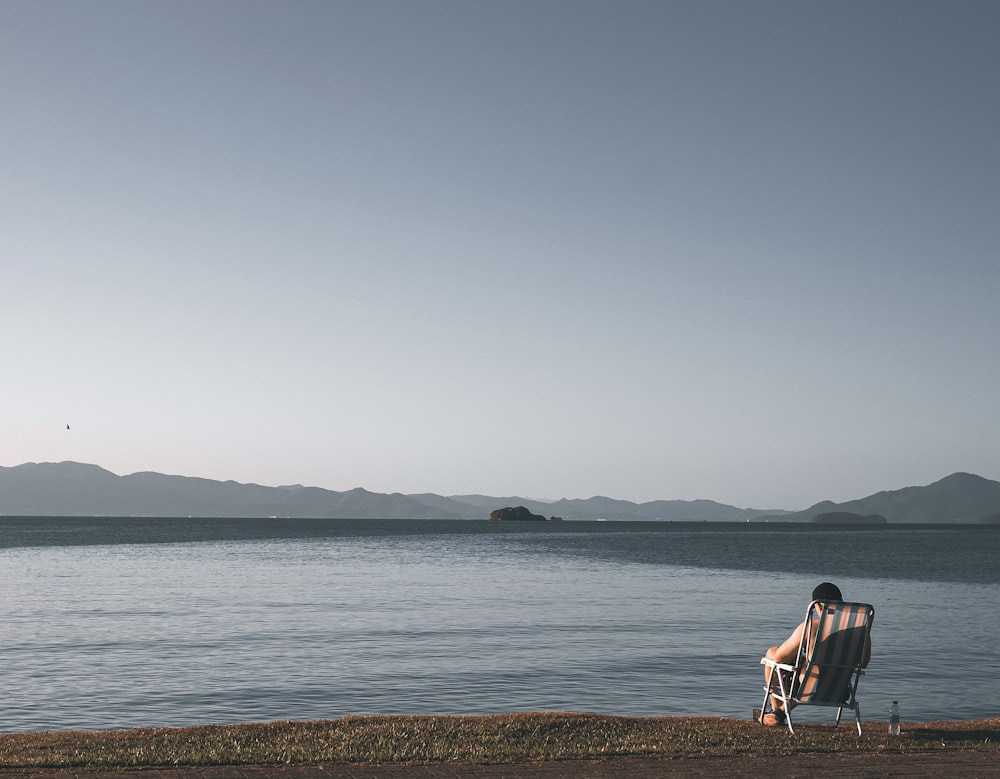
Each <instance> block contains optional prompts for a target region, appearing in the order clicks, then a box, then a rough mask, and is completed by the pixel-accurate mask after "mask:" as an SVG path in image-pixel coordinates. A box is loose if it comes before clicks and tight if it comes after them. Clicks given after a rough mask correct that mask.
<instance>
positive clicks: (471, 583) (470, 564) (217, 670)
mask: <svg viewBox="0 0 1000 779" xmlns="http://www.w3.org/2000/svg"><path fill="white" fill-rule="evenodd" d="M998 552H1000V527H989V526H947V527H946V526H921V527H916V526H892V525H890V526H887V527H886V526H882V527H874V528H860V529H859V528H831V527H826V526H815V525H789V524H780V523H771V524H729V523H690V524H689V523H669V522H668V523H660V522H632V523H626V522H547V523H496V522H492V523H491V522H478V521H427V520H409V521H400V520H393V521H375V520H364V521H361V520H315V519H313V520H247V519H239V520H220V519H205V520H198V519H106V518H0V570H2V572H3V581H4V586H3V588H2V590H0V636H2V641H0V668H2V669H3V671H2V673H3V675H2V680H3V693H4V706H3V707H2V708H0V731H5V732H13V731H38V730H64V729H76V728H85V729H107V728H122V727H139V726H182V725H194V724H206V723H229V722H239V721H250V720H276V719H318V718H331V717H339V716H343V715H345V714H349V713H387V714H485V713H494V712H510V711H529V710H530V711H540V710H566V711H593V712H602V713H606V714H622V715H640V716H646V715H668V716H669V715H702V714H704V715H717V716H726V717H739V718H749V716H750V712H751V709H752V708H753V707H755V706H757V705H759V703H760V700H761V698H762V696H763V690H762V679H763V677H762V671H761V666H760V665H759V659H760V657H761V654H762V653H763V651H764V650H765V649H766V648H767V647H768V646H770V645H772V644H775V643H778V642H780V641H781V640H783V639H784V638H785V637H786V636H787V635H788V633H789V632H790V631H791V630H792V629H793V628H794V627H795V625H796V624H797V623H798V622H799V621H800V620H801V618H802V616H803V614H804V611H805V608H806V606H807V604H808V600H809V593H810V592H811V590H812V588H813V586H814V585H815V584H817V583H818V582H819V581H823V580H829V581H833V582H835V583H837V584H838V585H839V586H840V587H841V589H842V590H843V591H844V595H845V597H846V598H848V599H849V600H861V601H865V602H869V603H872V604H873V605H874V606H875V609H876V615H875V626H874V630H873V634H872V641H873V658H872V662H871V665H870V666H869V668H868V672H867V674H866V676H865V677H864V678H863V679H862V681H861V685H860V687H859V693H858V697H859V700H860V702H861V707H862V715H863V717H865V718H870V719H878V720H885V719H887V716H888V708H889V705H890V703H891V702H892V700H894V699H897V700H899V701H900V706H901V708H902V713H903V719H904V721H905V720H910V721H928V720H934V719H969V718H982V717H989V716H996V715H997V701H1000V682H998V681H997V678H996V675H995V674H992V673H983V672H982V670H983V669H984V668H991V667H992V666H993V665H994V664H995V656H996V646H997V632H998V631H997V628H996V627H995V623H993V621H992V620H991V619H989V618H986V613H987V612H986V609H987V607H988V606H990V605H991V604H992V603H993V602H994V601H995V600H996V598H997V596H998V594H1000V570H998V569H1000V567H998V566H997V560H998V559H1000V555H998ZM798 712H802V713H801V714H799V713H798ZM798 712H797V719H800V720H804V721H831V720H832V711H831V710H828V709H821V708H810V707H803V708H802V709H799V710H798Z"/></svg>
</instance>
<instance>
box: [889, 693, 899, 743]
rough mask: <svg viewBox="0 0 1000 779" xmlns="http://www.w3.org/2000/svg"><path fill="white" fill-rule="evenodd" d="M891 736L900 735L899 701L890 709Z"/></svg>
mask: <svg viewBox="0 0 1000 779" xmlns="http://www.w3.org/2000/svg"><path fill="white" fill-rule="evenodd" d="M889 735H890V736H898V735H899V701H893V702H892V706H890V707H889Z"/></svg>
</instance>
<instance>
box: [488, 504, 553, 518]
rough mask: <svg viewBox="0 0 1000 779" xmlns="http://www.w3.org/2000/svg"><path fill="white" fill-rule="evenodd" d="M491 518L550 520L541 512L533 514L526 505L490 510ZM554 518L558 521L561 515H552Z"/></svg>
mask: <svg viewBox="0 0 1000 779" xmlns="http://www.w3.org/2000/svg"><path fill="white" fill-rule="evenodd" d="M490 519H491V520H494V519H495V520H499V521H501V522H548V521H549V519H548V517H543V516H542V515H541V514H532V513H531V512H530V511H528V509H526V508H525V507H524V506H514V507H511V506H505V507H504V508H502V509H496V510H495V511H491V512H490ZM552 519H554V520H556V521H558V520H559V519H560V517H552Z"/></svg>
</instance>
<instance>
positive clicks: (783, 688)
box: [759, 601, 875, 736]
mask: <svg viewBox="0 0 1000 779" xmlns="http://www.w3.org/2000/svg"><path fill="white" fill-rule="evenodd" d="M874 619H875V609H874V607H872V606H870V605H869V604H867V603H844V602H843V601H813V602H812V603H810V604H809V610H808V611H807V612H806V619H805V625H806V629H805V630H803V631H802V640H801V641H800V642H799V651H798V653H797V655H796V658H795V663H794V664H793V665H788V664H786V663H778V662H775V661H774V660H771V659H769V658H766V657H765V658H763V659H762V660H761V661H760V662H761V665H765V666H767V672H766V674H767V677H766V678H767V683H766V684H765V685H764V703H763V705H762V706H761V714H760V717H759V720H760V721H761V722H763V721H764V713H765V712H766V711H767V710H768V709H769V708H770V707H769V706H768V703H769V702H770V697H771V696H774V698H776V699H777V700H780V701H781V705H782V708H783V709H784V712H785V721H786V722H787V723H788V729H789V730H790V731H791V732H792V734H793V735H794V733H795V729H794V728H793V727H792V709H793V708H794V707H795V706H804V705H809V706H836V707H837V721H836V723H835V725H839V724H840V715H841V714H842V713H843V711H844V709H850V710H851V711H853V712H854V719H855V721H856V722H857V724H858V735H859V736H860V735H861V707H860V706H859V705H858V699H857V691H858V682H859V681H860V679H861V677H862V676H863V675H864V671H863V670H862V669H861V664H862V663H863V662H864V661H865V656H864V655H865V646H866V644H867V643H868V637H869V635H870V634H871V629H872V622H873V621H874Z"/></svg>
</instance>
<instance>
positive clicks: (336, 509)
mask: <svg viewBox="0 0 1000 779" xmlns="http://www.w3.org/2000/svg"><path fill="white" fill-rule="evenodd" d="M504 506H524V507H525V508H527V509H529V510H530V511H531V512H533V513H535V514H544V515H545V516H557V517H561V518H563V519H577V520H595V519H607V520H664V521H666V520H670V521H678V522H679V521H728V522H743V521H765V520H767V521H783V522H787V521H794V522H810V521H815V520H816V517H817V516H821V515H824V516H827V517H829V516H831V515H845V514H846V515H879V516H881V517H885V519H886V520H887V521H888V522H984V521H986V522H1000V482H995V481H990V480H989V479H984V478H982V477H981V476H974V475H972V474H968V473H956V474H953V475H951V476H948V477H946V478H944V479H942V480H941V481H938V482H935V483H934V484H930V485H928V486H926V487H907V488H905V489H901V490H895V491H892V492H879V493H876V494H875V495H871V496H869V497H867V498H861V499H859V500H854V501H848V502H846V503H839V504H837V503H832V502H830V501H824V502H821V503H817V504H816V505H815V506H813V507H811V508H809V509H807V510H805V511H798V512H786V511H777V510H773V509H770V510H767V509H741V508H737V507H735V506H728V505H725V504H723V503H716V502H715V501H711V500H694V501H684V500H656V501H651V502H649V503H633V502H631V501H627V500H614V499H612V498H605V497H593V498H586V499H565V498H564V499H562V500H558V501H555V502H545V501H538V500H530V499H526V498H520V497H516V496H509V497H491V496H488V495H452V496H448V497H446V496H442V495H435V494H433V493H423V494H416V495H403V494H401V493H398V492H397V493H392V494H383V493H375V492H369V491H368V490H364V489H361V488H358V489H353V490H348V491H347V492H336V491H333V490H325V489H321V488H319V487H303V486H302V485H300V484H296V485H291V486H284V487H263V486H261V485H258V484H241V483H238V482H235V481H214V480H212V479H201V478H196V477H190V476H168V475H165V474H162V473H153V472H141V473H133V474H130V475H128V476H118V475H116V474H114V473H111V472H110V471H107V470H105V469H104V468H101V467H99V466H97V465H87V464H83V463H75V462H62V463H25V464H23V465H17V466H14V467H9V468H4V467H0V515H3V516H146V517H187V516H193V517H330V518H339V519H487V518H489V515H490V512H491V511H493V510H494V509H497V508H502V507H504Z"/></svg>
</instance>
